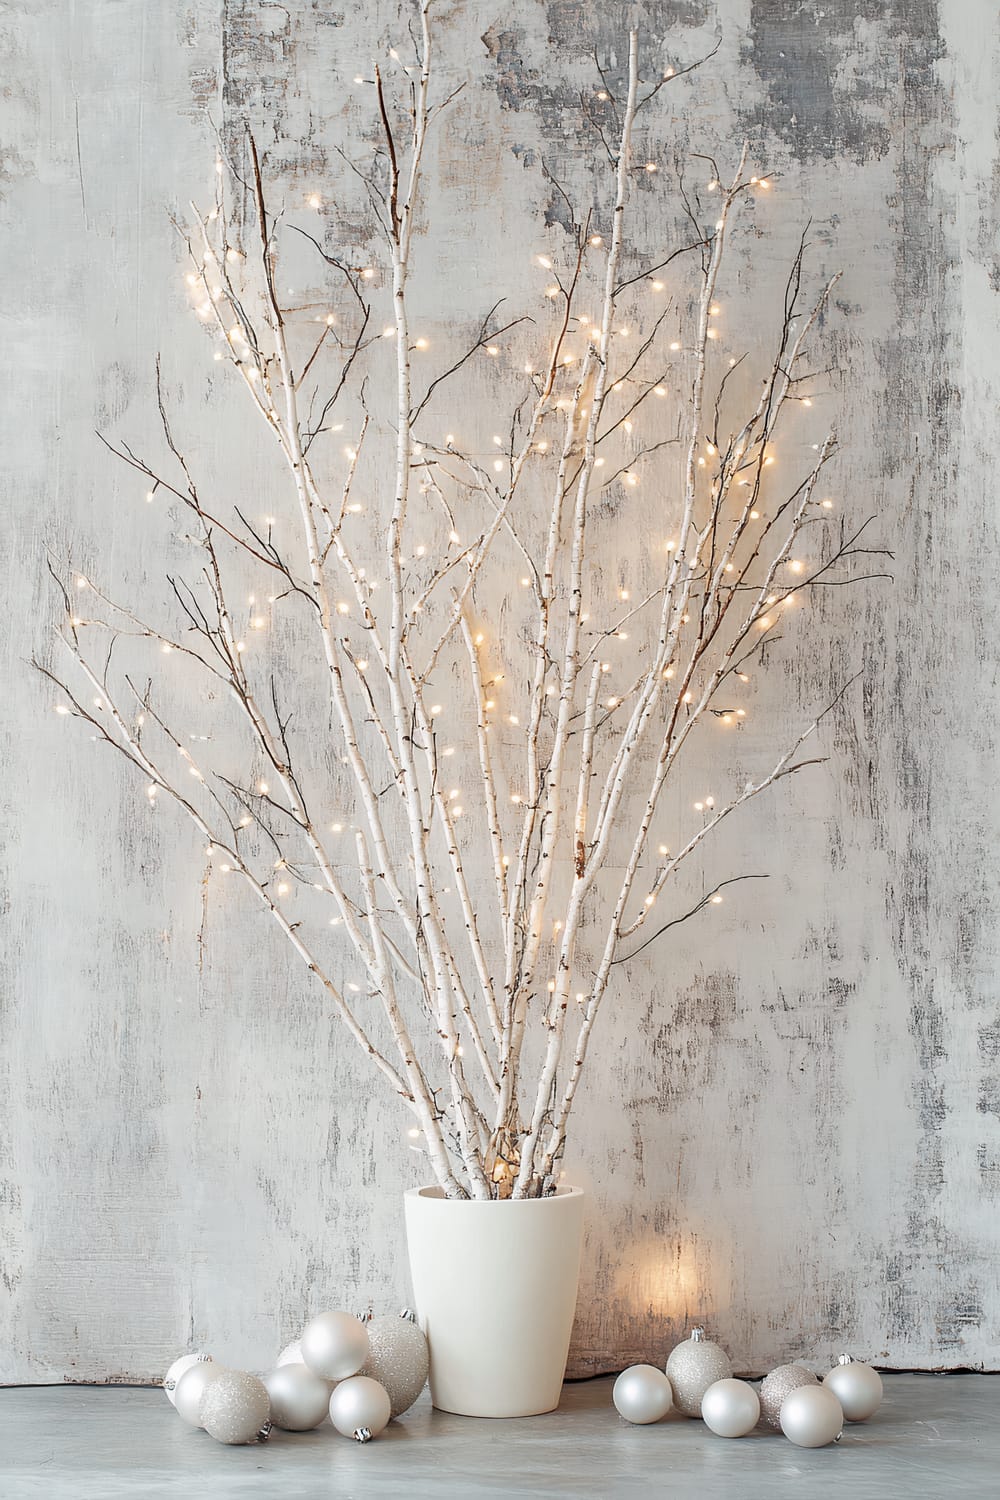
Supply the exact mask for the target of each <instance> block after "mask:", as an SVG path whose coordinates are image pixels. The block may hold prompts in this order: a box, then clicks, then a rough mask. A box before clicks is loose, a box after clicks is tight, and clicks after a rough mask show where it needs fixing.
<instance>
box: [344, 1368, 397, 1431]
mask: <svg viewBox="0 0 1000 1500" xmlns="http://www.w3.org/2000/svg"><path fill="white" fill-rule="evenodd" d="M391 1410H392V1408H391V1406H390V1404H389V1394H388V1392H387V1391H386V1388H385V1386H384V1385H379V1383H378V1381H377V1380H372V1379H371V1377H370V1376H368V1375H352V1376H351V1377H350V1378H349V1379H348V1380H342V1381H341V1382H340V1384H339V1385H338V1386H336V1387H335V1388H334V1390H333V1393H332V1394H331V1396H330V1421H331V1422H332V1423H333V1425H334V1427H336V1429H337V1431H338V1432H340V1433H342V1434H343V1436H344V1437H356V1438H358V1441H359V1442H368V1440H369V1439H370V1438H373V1437H378V1435H379V1433H380V1432H384V1431H385V1428H386V1425H387V1423H388V1421H389V1413H390V1411H391Z"/></svg>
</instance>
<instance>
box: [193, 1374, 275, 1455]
mask: <svg viewBox="0 0 1000 1500" xmlns="http://www.w3.org/2000/svg"><path fill="white" fill-rule="evenodd" d="M270 1411H271V1402H270V1398H269V1397H268V1394H267V1389H266V1387H265V1385H264V1382H263V1381H262V1380H258V1379H257V1377H256V1375H248V1374H247V1373H246V1371H244V1370H223V1371H222V1373H221V1374H220V1375H219V1377H218V1378H217V1379H216V1380H213V1381H212V1383H211V1385H210V1386H209V1387H208V1390H207V1391H206V1392H205V1399H204V1401H203V1402H202V1405H201V1425H202V1427H204V1429H205V1431H206V1432H207V1433H208V1435H209V1437H214V1438H215V1440H216V1442H218V1443H256V1442H257V1441H258V1440H259V1439H260V1437H261V1436H262V1435H264V1436H266V1431H265V1429H266V1430H267V1431H269V1430H270Z"/></svg>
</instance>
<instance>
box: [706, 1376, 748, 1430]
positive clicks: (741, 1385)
mask: <svg viewBox="0 0 1000 1500" xmlns="http://www.w3.org/2000/svg"><path fill="white" fill-rule="evenodd" d="M701 1415H702V1420H703V1421H704V1423H705V1426H706V1427H708V1428H709V1429H710V1430H711V1431H712V1432H714V1433H715V1434H716V1435H717V1436H718V1437H724V1438H740V1437H746V1435H747V1433H748V1432H752V1431H753V1429H754V1428H755V1427H756V1426H757V1423H758V1422H759V1421H760V1400H759V1398H758V1396H757V1392H756V1391H755V1390H754V1388H753V1386H752V1385H748V1383H747V1382H746V1381H745V1380H717V1381H716V1382H715V1384H714V1385H710V1386H709V1388H708V1390H707V1391H706V1392H705V1394H704V1396H702V1398H701Z"/></svg>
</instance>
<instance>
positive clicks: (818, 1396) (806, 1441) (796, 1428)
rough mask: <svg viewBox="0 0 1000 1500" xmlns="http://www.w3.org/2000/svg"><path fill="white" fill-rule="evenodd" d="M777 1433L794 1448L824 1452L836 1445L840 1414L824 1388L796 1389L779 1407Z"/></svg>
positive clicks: (840, 1430)
mask: <svg viewBox="0 0 1000 1500" xmlns="http://www.w3.org/2000/svg"><path fill="white" fill-rule="evenodd" d="M781 1430H782V1432H783V1433H784V1434H785V1437H786V1438H788V1440H789V1441H790V1442H792V1443H794V1444H795V1445H796V1447H798V1448H825V1447H826V1445H827V1443H839V1442H840V1439H841V1437H842V1435H843V1431H844V1410H843V1407H842V1406H841V1404H840V1402H839V1401H838V1400H837V1398H836V1396H835V1395H834V1394H833V1392H832V1391H828V1390H827V1388H826V1386H825V1385H820V1384H819V1383H818V1382H817V1383H816V1385H800V1386H798V1387H797V1388H796V1389H795V1390H794V1391H791V1392H790V1393H789V1395H787V1396H786V1397H785V1399H784V1401H782V1403H781Z"/></svg>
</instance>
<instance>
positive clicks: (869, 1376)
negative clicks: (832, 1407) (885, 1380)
mask: <svg viewBox="0 0 1000 1500" xmlns="http://www.w3.org/2000/svg"><path fill="white" fill-rule="evenodd" d="M823 1384H824V1385H825V1386H826V1387H827V1389H828V1390H831V1391H832V1392H833V1394H834V1395H835V1396H836V1398H837V1400H838V1401H839V1402H840V1404H841V1406H842V1407H843V1408H844V1416H845V1417H846V1418H847V1420H848V1421H849V1422H866V1421H867V1420H868V1418H869V1417H871V1416H873V1415H874V1414H875V1412H877V1411H878V1409H879V1407H880V1406H881V1405H882V1377H881V1375H880V1374H879V1372H878V1371H877V1370H873V1369H872V1367H871V1365H866V1364H864V1363H862V1361H861V1360H859V1359H852V1358H851V1356H850V1355H849V1354H842V1355H841V1356H840V1359H839V1361H838V1362H837V1364H835V1365H834V1367H833V1369H832V1370H831V1371H830V1373H829V1375H824V1376H823Z"/></svg>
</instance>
